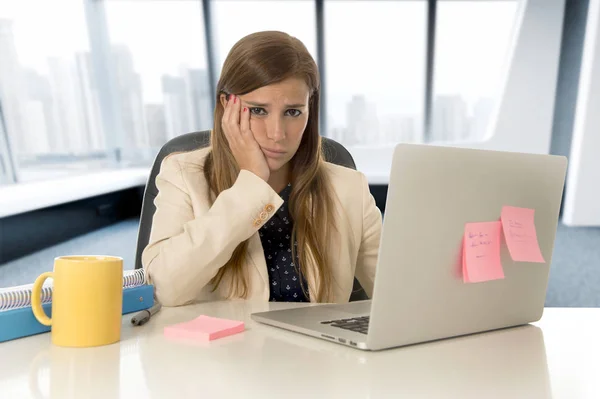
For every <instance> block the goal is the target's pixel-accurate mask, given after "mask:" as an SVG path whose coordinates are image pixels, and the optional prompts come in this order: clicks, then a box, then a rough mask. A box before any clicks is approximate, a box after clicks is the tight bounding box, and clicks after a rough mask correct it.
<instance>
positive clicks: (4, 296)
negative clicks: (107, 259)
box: [0, 269, 146, 312]
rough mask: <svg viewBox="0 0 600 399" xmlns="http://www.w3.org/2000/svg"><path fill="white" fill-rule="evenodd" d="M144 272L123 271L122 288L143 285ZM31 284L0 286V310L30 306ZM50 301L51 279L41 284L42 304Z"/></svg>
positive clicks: (144, 280) (139, 270) (144, 279)
mask: <svg viewBox="0 0 600 399" xmlns="http://www.w3.org/2000/svg"><path fill="white" fill-rule="evenodd" d="M145 283H146V274H145V273H144V269H135V270H125V271H123V288H132V287H138V286H140V285H144V284H145ZM32 290H33V284H27V285H20V286H17V287H8V288H0V312H5V311H7V310H13V309H19V308H24V307H28V306H31V294H32ZM49 302H52V281H46V282H45V283H44V285H43V286H42V304H45V303H49Z"/></svg>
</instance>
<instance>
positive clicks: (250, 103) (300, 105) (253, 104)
mask: <svg viewBox="0 0 600 399" xmlns="http://www.w3.org/2000/svg"><path fill="white" fill-rule="evenodd" d="M246 104H248V105H251V106H253V107H269V106H270V105H271V104H268V103H255V102H253V101H246ZM285 106H286V108H300V107H306V104H304V103H297V104H286V105H285Z"/></svg>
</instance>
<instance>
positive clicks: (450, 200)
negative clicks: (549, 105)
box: [251, 144, 567, 350]
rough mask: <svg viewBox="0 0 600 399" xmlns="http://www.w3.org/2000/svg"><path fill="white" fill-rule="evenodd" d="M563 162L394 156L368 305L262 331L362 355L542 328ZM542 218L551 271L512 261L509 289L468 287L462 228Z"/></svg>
mask: <svg viewBox="0 0 600 399" xmlns="http://www.w3.org/2000/svg"><path fill="white" fill-rule="evenodd" d="M566 168H567V160H566V158H565V157H561V156H553V155H541V154H523V153H514V152H503V151H488V150H476V149H464V148H452V147H439V146H430V145H418V144H399V145H397V146H396V147H395V149H394V154H393V159H392V167H391V171H390V181H389V186H388V194H387V202H386V208H385V215H384V218H383V230H382V235H381V242H380V247H379V257H378V262H377V269H376V270H377V271H376V276H375V284H374V290H373V295H372V299H371V300H367V301H358V302H350V303H345V304H318V305H315V304H312V305H309V306H305V307H300V308H292V309H285V310H273V311H267V312H260V313H253V314H252V316H251V317H252V319H253V320H255V321H258V322H260V323H264V324H269V325H272V326H276V327H280V328H284V329H288V330H292V331H295V332H299V333H303V334H307V335H310V336H313V337H317V338H321V339H325V340H328V341H332V342H336V343H338V344H342V345H348V346H351V347H355V348H358V349H364V350H381V349H387V348H393V347H399V346H405V345H411V344H417V343H423V342H428V341H433V340H439V339H445V338H451V337H456V336H461V335H467V334H473V333H479V332H484V331H490V330H496V329H501V328H507V327H513V326H518V325H523V324H527V323H531V322H534V321H537V320H539V319H540V318H541V316H542V313H543V310H544V301H545V298H546V287H547V284H548V275H549V271H550V264H551V261H552V252H553V248H554V239H555V235H556V229H557V224H558V217H559V212H560V206H561V201H562V193H563V187H564V182H565V174H566ZM505 205H508V206H514V207H522V208H530V209H534V210H535V227H536V232H537V238H538V242H539V247H540V250H541V253H542V256H543V258H544V260H545V263H529V262H516V261H513V260H512V258H511V256H510V254H509V252H508V248H507V246H506V242H505V241H504V238H503V237H502V239H501V245H500V259H501V264H502V269H503V273H504V278H503V279H497V280H491V281H485V282H479V283H465V282H463V275H462V238H463V235H464V231H465V223H470V222H493V221H498V220H500V213H501V210H502V207H503V206H505Z"/></svg>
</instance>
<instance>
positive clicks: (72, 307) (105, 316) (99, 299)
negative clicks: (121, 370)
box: [31, 256, 123, 347]
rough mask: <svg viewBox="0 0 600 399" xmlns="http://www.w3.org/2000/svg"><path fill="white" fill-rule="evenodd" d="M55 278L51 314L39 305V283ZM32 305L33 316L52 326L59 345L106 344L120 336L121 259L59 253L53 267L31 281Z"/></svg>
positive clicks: (55, 341) (53, 340)
mask: <svg viewBox="0 0 600 399" xmlns="http://www.w3.org/2000/svg"><path fill="white" fill-rule="evenodd" d="M49 277H50V278H52V279H53V280H54V283H53V287H52V318H49V317H48V316H47V315H46V313H45V312H44V310H43V309H42V300H41V299H42V298H41V295H42V284H44V281H45V280H46V279H47V278H49ZM32 291H33V292H32V295H31V308H32V309H33V314H34V315H35V318H36V319H37V320H38V321H39V322H40V323H42V324H43V325H46V326H51V334H52V343H53V344H55V345H58V346H70V347H89V346H100V345H108V344H112V343H115V342H118V341H119V340H120V339H121V317H122V313H123V259H122V258H119V257H114V256H61V257H58V258H56V259H55V260H54V271H53V272H46V273H43V274H41V275H40V276H39V277H38V278H37V279H36V280H35V283H34V284H33V290H32Z"/></svg>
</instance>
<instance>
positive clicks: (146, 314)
mask: <svg viewBox="0 0 600 399" xmlns="http://www.w3.org/2000/svg"><path fill="white" fill-rule="evenodd" d="M160 308H161V305H160V303H158V302H156V303H155V304H154V306H152V307H151V308H150V309H145V310H142V311H141V312H139V313H138V314H136V315H135V316H133V317H132V318H131V324H133V325H134V326H141V325H143V324H146V323H147V322H148V320H150V317H152V316H154V315H155V314H156V313H157V312H158V311H159V310H160Z"/></svg>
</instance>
